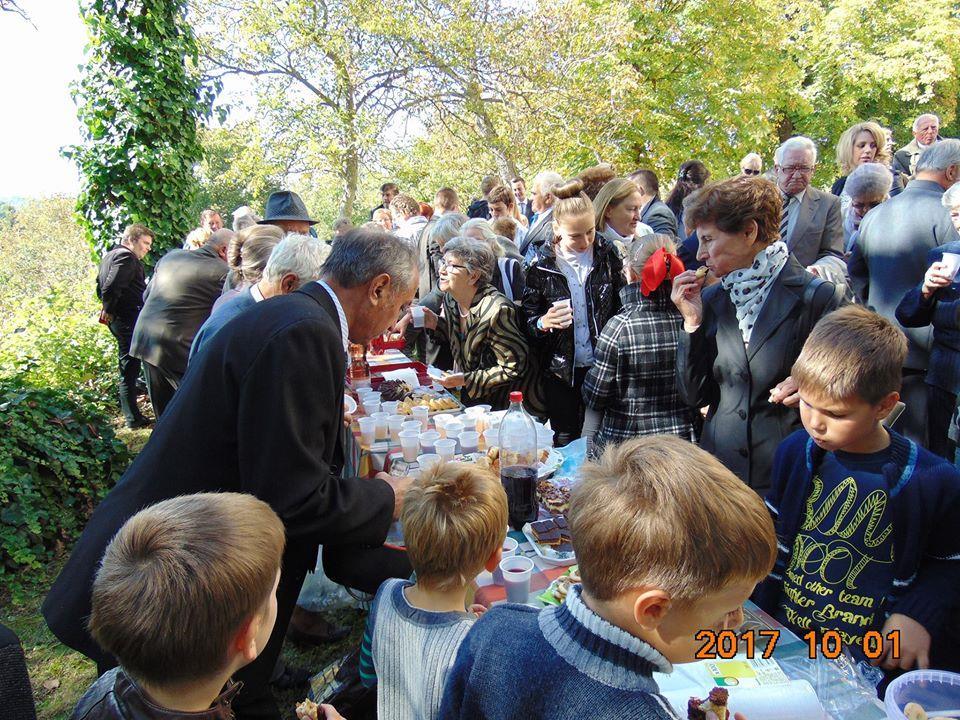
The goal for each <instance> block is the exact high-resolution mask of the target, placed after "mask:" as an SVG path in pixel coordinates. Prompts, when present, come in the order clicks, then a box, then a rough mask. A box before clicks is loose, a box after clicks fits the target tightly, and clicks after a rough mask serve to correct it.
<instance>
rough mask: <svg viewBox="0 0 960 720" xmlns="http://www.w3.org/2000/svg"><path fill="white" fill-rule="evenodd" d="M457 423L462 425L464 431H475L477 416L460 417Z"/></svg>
mask: <svg viewBox="0 0 960 720" xmlns="http://www.w3.org/2000/svg"><path fill="white" fill-rule="evenodd" d="M458 419H459V421H460V422H461V423H463V429H464V430H476V429H477V416H476V415H461V416H460V417H459V418H458Z"/></svg>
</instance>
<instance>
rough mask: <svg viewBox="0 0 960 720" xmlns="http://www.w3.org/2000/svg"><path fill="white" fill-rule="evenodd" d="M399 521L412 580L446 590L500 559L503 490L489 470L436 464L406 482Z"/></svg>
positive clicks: (504, 525) (504, 504) (504, 528)
mask: <svg viewBox="0 0 960 720" xmlns="http://www.w3.org/2000/svg"><path fill="white" fill-rule="evenodd" d="M400 520H401V522H402V523H403V537H404V540H405V541H406V543H407V552H408V554H409V556H410V564H411V565H412V566H413V569H414V570H415V571H416V573H417V583H418V584H419V585H422V586H424V587H426V588H430V589H433V590H451V589H453V588H455V587H458V586H462V585H466V584H467V583H468V582H470V581H471V580H473V578H474V577H476V575H477V573H479V572H480V571H481V570H483V569H484V568H487V569H488V570H493V569H494V568H495V567H496V564H497V563H498V562H499V561H500V553H501V548H502V547H503V539H504V537H505V536H506V532H507V521H508V520H507V494H506V493H505V492H504V490H503V486H502V485H501V484H500V480H499V479H498V478H497V477H496V476H495V475H494V474H493V473H492V472H490V471H489V470H485V469H482V468H478V467H476V466H474V465H469V464H466V463H440V464H438V465H436V466H434V467H432V468H430V470H428V471H427V472H425V473H423V475H421V476H420V477H419V478H418V479H417V480H415V481H414V482H413V484H411V485H410V488H409V489H408V490H407V494H406V495H405V496H404V501H403V512H402V514H401V518H400Z"/></svg>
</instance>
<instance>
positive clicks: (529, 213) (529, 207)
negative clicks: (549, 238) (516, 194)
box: [517, 198, 533, 224]
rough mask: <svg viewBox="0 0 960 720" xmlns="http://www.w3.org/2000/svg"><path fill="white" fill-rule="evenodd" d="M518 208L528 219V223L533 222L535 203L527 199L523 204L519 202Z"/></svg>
mask: <svg viewBox="0 0 960 720" xmlns="http://www.w3.org/2000/svg"><path fill="white" fill-rule="evenodd" d="M517 208H518V209H519V210H520V214H521V215H523V216H524V217H525V218H526V219H527V223H528V224H529V223H532V222H533V202H532V201H531V200H530V198H527V199H526V200H524V201H523V202H520V201H519V200H518V201H517Z"/></svg>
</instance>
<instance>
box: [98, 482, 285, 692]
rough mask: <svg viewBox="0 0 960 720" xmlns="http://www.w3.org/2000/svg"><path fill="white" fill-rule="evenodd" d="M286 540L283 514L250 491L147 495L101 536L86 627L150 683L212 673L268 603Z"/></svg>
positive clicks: (134, 673) (133, 672)
mask: <svg viewBox="0 0 960 720" xmlns="http://www.w3.org/2000/svg"><path fill="white" fill-rule="evenodd" d="M283 548H284V529H283V523H282V522H281V521H280V518H278V517H277V515H276V513H274V511H273V510H272V509H271V508H270V506H269V505H267V504H266V503H265V502H263V501H262V500H258V499H257V498H255V497H254V496H253V495H245V494H241V493H198V494H195V495H182V496H180V497H176V498H172V499H170V500H164V501H163V502H159V503H157V504H156V505H151V506H150V507H147V508H145V509H143V510H141V511H140V512H138V513H137V514H136V515H134V516H133V517H132V518H130V519H129V520H127V522H126V523H124V525H123V527H122V528H120V531H119V532H118V533H117V534H116V535H115V536H114V538H113V540H111V541H110V544H109V545H108V546H107V550H106V552H105V553H104V556H103V561H102V563H101V566H100V570H99V571H98V572H97V577H96V579H95V580H94V583H93V599H92V607H93V610H92V612H91V614H90V622H89V627H90V633H91V635H93V638H94V639H95V640H96V641H97V643H98V644H99V645H100V647H102V648H103V649H104V650H106V651H107V652H109V653H110V654H112V655H114V656H115V657H116V658H117V660H118V661H119V662H120V665H121V666H122V667H123V668H124V670H126V671H127V672H129V673H130V674H131V675H132V676H133V677H134V678H137V679H139V680H142V681H145V682H147V683H151V684H155V685H168V684H176V683H183V682H188V681H196V680H198V679H203V678H207V677H210V676H212V675H215V674H217V673H218V672H219V671H221V670H223V669H224V668H225V667H226V664H227V663H228V661H229V655H228V648H229V645H230V641H231V640H232V639H233V637H234V636H235V635H236V634H237V632H239V630H240V629H241V627H242V626H243V624H244V623H245V622H247V621H248V620H250V619H251V618H252V617H255V616H256V615H258V614H262V613H263V612H265V611H266V609H267V602H268V601H269V599H270V593H271V592H272V591H273V584H274V582H275V581H276V579H277V572H278V570H279V569H280V558H281V556H282V555H283Z"/></svg>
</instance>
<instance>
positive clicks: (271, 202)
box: [260, 190, 320, 225]
mask: <svg viewBox="0 0 960 720" xmlns="http://www.w3.org/2000/svg"><path fill="white" fill-rule="evenodd" d="M274 220H300V221H302V222H308V223H310V224H311V225H315V224H316V223H318V222H320V221H319V220H314V219H312V218H311V217H310V214H309V213H308V212H307V206H306V205H304V204H303V200H301V199H300V196H299V195H297V194H296V193H295V192H291V191H290V190H280V191H279V192H275V193H270V197H268V198H267V207H266V212H264V214H263V220H261V221H260V225H266V224H269V223H271V222H273V221H274Z"/></svg>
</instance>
